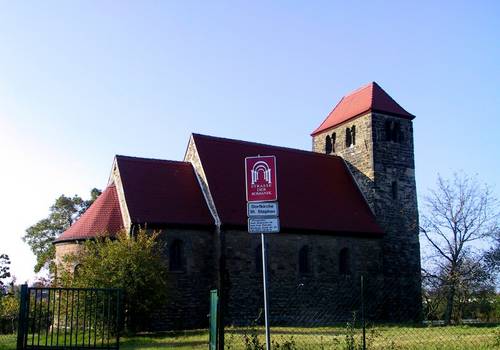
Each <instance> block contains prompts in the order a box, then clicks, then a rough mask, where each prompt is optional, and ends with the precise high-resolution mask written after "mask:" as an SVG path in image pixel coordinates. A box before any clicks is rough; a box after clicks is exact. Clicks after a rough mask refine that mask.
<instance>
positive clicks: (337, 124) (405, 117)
mask: <svg viewBox="0 0 500 350" xmlns="http://www.w3.org/2000/svg"><path fill="white" fill-rule="evenodd" d="M370 112H372V113H380V114H384V115H389V116H392V117H398V118H402V119H408V120H413V119H415V116H414V115H413V114H411V113H407V114H402V113H393V112H386V111H383V110H379V109H374V108H369V109H367V110H365V111H363V112H361V113H358V114H356V115H353V116H352V117H349V118H347V119H345V120H343V121H341V122H340V123H336V124H333V125H331V126H328V127H325V128H322V127H319V128H317V129H316V130H314V131H313V132H312V133H311V134H310V135H311V136H316V135H319V134H321V133H322V132H325V131H328V130H330V129H333V128H335V127H338V126H340V125H342V124H344V123H347V122H349V121H351V120H353V119H354V118H357V117H359V116H362V115H364V114H366V113H370Z"/></svg>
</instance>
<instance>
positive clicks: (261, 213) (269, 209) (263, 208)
mask: <svg viewBox="0 0 500 350" xmlns="http://www.w3.org/2000/svg"><path fill="white" fill-rule="evenodd" d="M247 216H248V217H250V218H253V217H265V216H278V202H261V203H256V202H249V203H247Z"/></svg>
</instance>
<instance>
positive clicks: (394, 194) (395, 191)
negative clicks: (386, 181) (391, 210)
mask: <svg viewBox="0 0 500 350" xmlns="http://www.w3.org/2000/svg"><path fill="white" fill-rule="evenodd" d="M391 192H392V199H398V182H397V181H393V182H392V184H391Z"/></svg>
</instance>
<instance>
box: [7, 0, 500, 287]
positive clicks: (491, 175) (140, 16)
mask: <svg viewBox="0 0 500 350" xmlns="http://www.w3.org/2000/svg"><path fill="white" fill-rule="evenodd" d="M498 18H500V3H499V2H498V1H477V2H462V1H449V2H446V1H442V2H439V3H437V2H425V1H419V2H417V1H412V2H402V1H394V2H390V1H370V2H361V1H352V2H345V1H343V2H334V1H325V2H321V1H317V2H298V1H279V2H278V1H277V2H258V1H255V2H201V1H200V2H188V1H177V2H174V1H171V2H169V1H136V2H126V1H81V2H80V1H44V2H34V1H25V2H13V1H4V0H0V159H1V161H2V162H1V170H2V171H1V172H0V193H1V204H0V219H1V222H2V226H3V229H2V230H0V242H1V244H0V252H3V251H5V252H7V253H9V254H10V255H11V258H12V260H13V271H14V273H15V274H16V275H17V276H18V279H19V280H20V281H24V280H26V279H27V278H30V276H31V272H30V271H31V269H32V266H33V264H34V259H33V257H32V255H31V254H30V252H29V249H28V248H27V247H26V245H25V244H24V243H22V242H21V239H20V237H21V236H22V235H23V233H24V230H25V229H26V228H27V227H28V226H29V225H31V224H33V223H35V222H36V221H38V220H39V219H41V218H43V217H44V216H46V215H47V213H48V207H49V206H50V205H51V204H52V202H53V201H54V199H55V198H56V197H57V196H58V195H60V194H62V193H65V194H74V193H77V194H80V195H82V196H85V197H86V196H87V195H88V191H89V190H90V188H92V187H95V186H97V187H100V188H102V187H103V186H105V184H106V181H107V177H108V175H109V171H110V167H111V162H112V159H113V156H114V155H115V154H126V155H134V156H145V157H157V158H164V159H177V160H180V159H182V157H183V154H184V151H185V147H186V144H187V141H188V137H189V134H190V133H191V132H198V133H206V134H211V135H217V136H224V137H231V138H237V139H244V140H252V141H257V142H263V143H270V144H276V145H283V146H288V147H294V148H301V149H310V148H311V139H310V136H309V133H310V132H311V131H312V130H313V129H314V128H315V127H317V126H318V125H319V124H320V123H321V122H322V121H323V119H324V118H325V116H326V115H327V114H328V112H329V111H330V110H331V108H332V107H333V106H334V105H335V104H336V103H337V102H338V100H339V99H340V98H341V97H342V96H343V95H344V94H346V93H348V92H350V91H351V90H353V89H356V88H358V87H359V86H361V85H363V84H366V83H368V82H370V81H376V82H378V83H379V84H380V85H381V86H382V87H383V88H384V89H385V90H386V91H387V92H388V93H389V94H390V95H391V96H392V97H393V98H394V99H396V100H397V101H398V102H399V103H400V104H401V105H402V106H403V107H404V108H406V109H407V110H408V111H409V112H411V113H413V114H415V115H416V116H417V118H416V119H415V121H414V130H415V148H416V149H415V151H416V176H417V184H418V191H419V195H423V194H425V192H426V191H427V189H428V188H430V187H432V186H433V184H434V182H435V179H436V176H437V173H441V174H443V175H444V176H449V175H450V174H451V173H452V172H453V171H457V170H464V171H465V172H467V173H470V174H475V173H477V174H478V175H479V178H480V179H481V180H483V181H485V182H487V183H489V184H490V185H492V186H495V187H496V193H497V194H498V193H500V191H499V189H498V186H500V183H499V182H500V181H499V179H500V176H499V175H500V169H499V168H500V167H499V164H498V163H499V161H498V159H499V157H498V152H499V150H500V141H499V138H498V135H499V134H500V122H499V119H500V115H499V107H500V88H499V86H500V39H499V38H500V21H499V20H498Z"/></svg>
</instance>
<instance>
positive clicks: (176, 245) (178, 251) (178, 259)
mask: <svg viewBox="0 0 500 350" xmlns="http://www.w3.org/2000/svg"><path fill="white" fill-rule="evenodd" d="M168 253H169V267H170V271H182V270H183V269H184V244H183V242H182V241H181V240H180V239H176V240H174V241H173V242H172V244H171V245H170V249H169V250H168Z"/></svg>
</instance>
